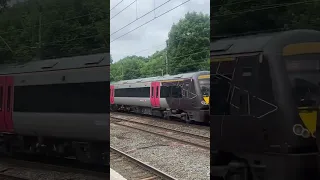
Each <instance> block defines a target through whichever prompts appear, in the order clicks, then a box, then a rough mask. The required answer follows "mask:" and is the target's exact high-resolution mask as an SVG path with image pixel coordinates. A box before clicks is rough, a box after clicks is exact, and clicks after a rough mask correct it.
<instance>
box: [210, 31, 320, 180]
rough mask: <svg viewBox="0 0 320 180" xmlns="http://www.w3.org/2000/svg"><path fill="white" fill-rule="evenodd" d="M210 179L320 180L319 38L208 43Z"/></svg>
mask: <svg viewBox="0 0 320 180" xmlns="http://www.w3.org/2000/svg"><path fill="white" fill-rule="evenodd" d="M210 51H211V53H210V54H211V55H210V56H211V63H210V68H211V69H210V85H211V87H210V91H211V93H210V94H211V95H210V119H211V123H210V125H211V127H210V128H211V129H210V130H211V136H210V137H211V147H212V148H211V177H212V179H217V180H220V179H225V180H231V179H232V180H233V179H237V180H301V179H319V178H320V176H319V172H320V164H319V163H320V161H319V159H320V158H319V150H320V138H319V137H320V136H319V135H320V134H319V133H320V130H319V128H320V123H319V122H320V115H319V107H320V106H319V102H320V87H319V86H320V32H319V31H316V30H310V29H296V30H288V31H280V32H268V33H259V34H247V35H238V36H233V37H232V36H231V37H225V38H221V39H216V40H215V41H212V42H211V45H210Z"/></svg>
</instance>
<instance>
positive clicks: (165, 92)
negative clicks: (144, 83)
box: [160, 86, 170, 98]
mask: <svg viewBox="0 0 320 180" xmlns="http://www.w3.org/2000/svg"><path fill="white" fill-rule="evenodd" d="M160 88H161V90H160V97H163V98H167V97H169V96H170V90H169V87H168V86H161V87H160Z"/></svg>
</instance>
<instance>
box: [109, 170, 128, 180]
mask: <svg viewBox="0 0 320 180" xmlns="http://www.w3.org/2000/svg"><path fill="white" fill-rule="evenodd" d="M110 180H126V179H125V178H124V177H122V176H121V175H120V174H119V173H117V172H116V171H114V170H113V169H111V168H110Z"/></svg>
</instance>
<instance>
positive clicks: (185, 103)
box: [110, 71, 210, 122]
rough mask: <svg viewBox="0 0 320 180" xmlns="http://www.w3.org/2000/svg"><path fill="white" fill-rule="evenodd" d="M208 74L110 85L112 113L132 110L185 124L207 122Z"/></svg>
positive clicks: (139, 80) (182, 75) (153, 78)
mask: <svg viewBox="0 0 320 180" xmlns="http://www.w3.org/2000/svg"><path fill="white" fill-rule="evenodd" d="M209 96H210V72H209V71H200V72H192V73H185V74H178V75H173V76H160V77H151V78H143V79H133V80H127V81H120V82H115V83H111V86H110V104H111V110H114V111H131V112H135V113H138V114H146V115H154V116H160V117H164V118H170V117H178V118H181V119H183V120H185V121H187V122H190V121H196V122H208V121H209Z"/></svg>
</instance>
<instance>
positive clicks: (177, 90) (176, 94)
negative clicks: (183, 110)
mask: <svg viewBox="0 0 320 180" xmlns="http://www.w3.org/2000/svg"><path fill="white" fill-rule="evenodd" d="M171 97H173V98H182V89H181V87H180V86H171Z"/></svg>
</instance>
